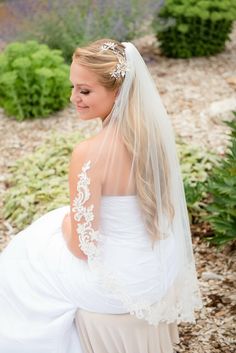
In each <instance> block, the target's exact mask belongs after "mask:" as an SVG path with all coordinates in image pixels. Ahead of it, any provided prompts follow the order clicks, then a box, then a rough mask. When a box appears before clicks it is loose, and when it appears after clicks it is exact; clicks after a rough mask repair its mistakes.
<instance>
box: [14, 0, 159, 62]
mask: <svg viewBox="0 0 236 353" xmlns="http://www.w3.org/2000/svg"><path fill="white" fill-rule="evenodd" d="M144 5H145V6H144ZM150 5H152V7H153V8H154V9H156V7H157V4H156V2H154V1H153V0H148V1H147V0H146V1H144V0H129V1H127V0H102V1H101V0H95V1H94V0H87V1H76V0H71V1H69V2H68V1H67V0H61V1H60V2H58V1H55V0H52V1H50V6H49V7H48V9H47V11H45V12H42V13H41V14H40V16H39V14H38V13H37V14H36V16H35V17H34V21H33V24H32V22H31V23H30V24H29V26H28V30H27V32H25V33H19V35H20V37H19V38H23V39H25V38H30V39H32V38H33V39H37V40H38V41H39V42H42V43H46V44H47V45H48V46H49V47H51V48H57V49H60V50H61V51H62V53H63V56H64V58H65V59H66V62H68V63H69V62H71V57H72V54H73V52H74V50H75V48H76V47H77V46H82V45H84V44H87V43H88V42H89V41H93V40H96V39H100V38H114V39H117V40H120V41H125V40H130V39H132V38H134V37H135V36H138V35H140V34H141V33H142V32H143V31H144V26H145V25H146V22H147V21H149V22H150V19H149V18H151V16H150V14H151V12H150V7H151V6H150ZM26 21H27V19H26ZM30 21H32V19H30ZM28 22H29V19H28Z"/></svg>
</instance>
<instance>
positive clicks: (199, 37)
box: [153, 0, 236, 58]
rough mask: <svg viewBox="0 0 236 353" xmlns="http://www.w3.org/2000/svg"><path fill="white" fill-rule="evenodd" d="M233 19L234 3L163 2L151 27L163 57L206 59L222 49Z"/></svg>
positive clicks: (211, 0) (230, 0) (201, 0)
mask: <svg viewBox="0 0 236 353" xmlns="http://www.w3.org/2000/svg"><path fill="white" fill-rule="evenodd" d="M235 19H236V2H235V0H224V1H222V0H166V2H165V5H164V6H163V7H162V8H161V10H160V11H159V12H158V13H157V14H156V16H155V17H154V20H153V28H154V31H155V33H156V36H157V39H158V41H159V42H160V48H161V50H162V52H163V53H164V54H165V55H166V56H168V57H174V58H189V57H192V56H209V55H214V54H216V53H219V52H221V51H223V50H224V48H225V42H226V40H227V39H230V38H229V33H230V32H231V30H232V24H233V21H234V20H235Z"/></svg>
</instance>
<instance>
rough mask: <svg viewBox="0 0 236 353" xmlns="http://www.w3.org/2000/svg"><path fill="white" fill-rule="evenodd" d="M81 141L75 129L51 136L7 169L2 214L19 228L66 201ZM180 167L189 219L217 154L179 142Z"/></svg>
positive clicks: (196, 209)
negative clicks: (72, 161) (72, 156)
mask: <svg viewBox="0 0 236 353" xmlns="http://www.w3.org/2000/svg"><path fill="white" fill-rule="evenodd" d="M81 140H82V136H81V135H80V134H79V133H78V132H76V133H73V134H68V135H58V134H55V133H54V134H52V136H51V137H50V138H49V139H48V140H47V141H46V142H45V143H44V144H43V145H42V146H41V147H39V148H37V149H36V151H35V152H34V153H33V154H31V155H29V156H26V157H24V158H22V159H20V160H18V161H17V162H15V163H14V164H13V165H12V167H11V168H10V171H9V172H10V173H11V177H10V179H9V181H8V186H9V189H8V190H7V192H6V193H5V196H4V207H3V214H4V217H5V218H6V219H8V220H9V221H10V222H11V224H12V225H13V226H15V227H16V228H17V229H18V230H21V229H23V228H25V227H26V226H27V225H28V224H30V223H31V222H32V221H33V220H35V219H37V218H38V217H39V216H41V215H42V214H44V213H46V212H48V211H50V210H52V209H55V208H57V207H60V206H62V205H66V204H68V203H69V193H68V177H67V174H68V163H69V156H70V154H71V151H72V148H73V146H74V145H75V144H76V143H77V142H79V141H81ZM177 147H178V151H179V155H180V158H181V169H182V175H183V179H184V186H185V192H186V198H187V204H188V210H189V215H190V218H191V221H192V222H197V220H198V219H199V218H200V215H201V212H202V210H203V207H202V206H203V205H202V204H203V201H202V198H203V196H204V195H205V193H206V180H207V177H208V173H209V172H210V171H211V169H212V164H215V163H216V157H215V156H214V155H213V154H211V153H209V152H203V151H199V149H198V148H197V147H196V146H195V147H194V146H189V145H187V144H184V143H183V142H181V141H179V142H178V144H177Z"/></svg>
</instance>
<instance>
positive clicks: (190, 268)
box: [87, 42, 203, 325]
mask: <svg viewBox="0 0 236 353" xmlns="http://www.w3.org/2000/svg"><path fill="white" fill-rule="evenodd" d="M122 45H123V46H124V48H125V52H124V53H125V65H127V66H126V67H125V78H124V80H123V83H122V85H121V86H120V89H119V92H118V95H117V97H116V100H115V104H114V106H113V108H112V111H111V112H110V114H109V115H108V116H107V117H106V119H105V120H104V121H103V129H104V134H105V135H104V139H103V141H102V143H101V145H100V147H99V151H98V153H97V156H98V157H97V158H99V156H100V155H101V154H102V153H103V152H104V148H106V146H107V144H106V141H107V140H108V139H109V143H110V148H109V150H110V151H115V150H116V147H117V145H118V140H119V138H120V137H122V139H123V141H124V143H125V145H126V148H127V150H128V151H129V152H130V156H131V161H130V165H131V169H130V174H129V178H128V179H129V182H128V183H131V181H132V179H133V178H135V180H136V184H137V187H138V190H139V192H138V194H137V196H138V200H139V203H140V207H141V209H142V215H143V217H144V221H145V222H146V226H147V229H148V231H149V235H150V238H149V240H150V246H151V248H152V254H153V256H154V257H155V266H156V268H155V269H153V270H154V273H155V274H156V277H155V279H154V281H155V285H156V286H157V288H158V290H157V291H156V292H155V291H154V292H155V293H154V292H152V295H150V294H149V293H148V292H147V293H146V294H144V295H143V296H141V297H140V296H139V297H138V298H137V297H135V296H132V295H130V294H129V293H128V292H127V291H126V287H125V283H123V282H122V280H120V279H119V274H118V273H115V272H114V271H111V270H109V269H108V268H107V267H106V266H105V265H104V263H103V257H102V250H101V249H102V247H100V246H99V243H101V244H102V242H103V239H102V234H99V232H96V234H97V237H94V239H96V240H97V245H96V249H97V250H96V251H87V254H88V255H89V256H88V264H89V266H90V268H91V269H92V270H93V271H94V272H95V273H96V274H99V276H100V277H99V278H100V280H101V283H102V285H103V286H105V287H106V288H107V289H109V291H110V293H112V295H113V296H114V297H115V298H119V299H121V300H122V301H123V303H124V305H125V307H126V308H127V310H128V311H129V312H130V313H131V314H134V315H136V316H137V317H138V318H142V319H145V320H147V321H148V322H149V323H150V324H153V325H157V324H158V323H159V322H167V323H171V322H175V321H176V322H177V323H179V322H183V321H184V322H194V323H195V322H196V321H195V317H194V310H195V309H201V308H202V306H203V304H202V299H201V294H200V290H199V286H198V279H197V273H196V268H195V261H194V255H193V249H192V240H191V232H190V225H189V218H188V212H187V206H186V199H185V193H184V187H183V181H182V177H181V172H180V165H179V160H178V156H177V151H176V145H175V136H174V132H173V129H172V125H171V122H170V120H169V117H168V115H167V113H166V110H165V108H164V106H163V104H162V101H161V98H160V95H159V93H158V91H157V88H156V85H155V83H154V81H153V79H152V77H151V75H150V73H149V71H148V68H147V66H146V64H145V62H144V60H143V59H142V57H141V55H140V53H139V52H138V50H137V49H136V47H135V46H134V45H133V44H132V43H130V42H123V43H122ZM123 64H124V63H123ZM121 72H122V70H121ZM129 124H130V125H129ZM111 136H112V138H110V137H111ZM115 155H116V154H115V152H114V154H113V158H115ZM114 162H115V161H114ZM117 163H118V162H117ZM111 164H112V163H111V161H109V164H107V165H105V166H104V170H105V172H107V173H109V169H110V165H111ZM113 165H114V163H113ZM119 175H120V174H119ZM119 177H122V175H121V176H117V180H114V188H115V185H117V183H118V179H119ZM147 180H151V183H148V182H147ZM145 215H146V217H145ZM170 249H172V251H173V249H174V254H175V256H174V257H172V258H171V261H172V273H170V271H169V269H168V266H169V265H168V262H167V261H166V259H167V257H169V258H170V254H169V253H168V252H170ZM169 261H170V260H169ZM167 279H168V280H167ZM153 293H154V294H153Z"/></svg>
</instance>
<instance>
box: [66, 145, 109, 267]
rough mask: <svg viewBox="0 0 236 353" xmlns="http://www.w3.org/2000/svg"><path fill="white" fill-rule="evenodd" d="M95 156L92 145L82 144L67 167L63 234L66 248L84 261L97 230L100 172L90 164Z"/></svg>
mask: <svg viewBox="0 0 236 353" xmlns="http://www.w3.org/2000/svg"><path fill="white" fill-rule="evenodd" d="M96 153H97V148H94V147H93V144H92V143H91V144H90V143H89V141H87V140H86V141H83V142H81V143H80V144H79V145H77V146H76V147H75V149H74V150H73V152H72V156H71V160H70V166H69V178H68V181H69V190H70V214H69V215H68V216H66V217H65V219H64V220H63V224H62V227H63V234H64V238H65V241H66V244H67V247H68V249H69V250H70V251H71V252H72V254H73V255H75V256H76V257H79V258H80V259H83V260H86V259H87V255H86V254H87V252H90V251H91V246H90V245H89V242H90V238H91V237H92V239H93V240H92V241H94V239H95V238H96V231H97V230H98V228H99V213H100V201H101V189H102V186H101V185H102V183H101V175H100V174H101V173H102V172H100V170H101V167H99V166H98V164H95V162H93V160H94V159H95V158H94V156H96ZM92 248H93V246H92Z"/></svg>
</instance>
